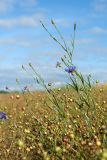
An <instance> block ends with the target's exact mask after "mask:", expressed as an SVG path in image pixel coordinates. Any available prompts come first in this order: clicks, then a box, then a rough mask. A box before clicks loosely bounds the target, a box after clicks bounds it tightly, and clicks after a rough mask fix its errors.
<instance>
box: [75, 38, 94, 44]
mask: <svg viewBox="0 0 107 160" xmlns="http://www.w3.org/2000/svg"><path fill="white" fill-rule="evenodd" d="M93 42H95V40H94V39H92V38H80V39H77V40H76V44H77V45H80V44H83V45H84V44H90V43H93Z"/></svg>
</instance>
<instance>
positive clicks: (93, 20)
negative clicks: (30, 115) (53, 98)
mask: <svg viewBox="0 0 107 160" xmlns="http://www.w3.org/2000/svg"><path fill="white" fill-rule="evenodd" d="M51 18H52V19H54V21H55V22H56V24H57V26H58V27H59V28H60V30H61V32H62V33H63V35H64V36H65V39H66V41H67V42H68V43H69V42H70V38H71V35H72V33H73V24H74V23H75V22H76V24H77V30H76V42H75V53H74V56H73V58H74V63H75V65H76V66H77V67H78V69H79V70H80V71H81V72H83V74H92V76H93V77H94V79H98V80H100V81H101V82H106V81H107V63H106V62H107V0H82V1H79V0H75V1H74V0H54V1H50V0H0V89H4V88H5V86H9V88H11V89H18V88H19V87H18V85H17V84H16V82H15V80H16V78H19V80H20V83H21V86H22V87H23V86H24V85H28V86H30V87H31V88H34V87H35V88H38V86H35V84H34V82H33V79H32V77H31V76H29V75H27V74H26V73H25V72H23V71H22V69H21V66H22V65H24V66H25V67H26V68H27V70H28V71H29V67H28V63H29V62H31V63H32V64H33V66H34V67H35V68H36V70H37V71H38V72H39V73H40V74H41V75H42V76H43V77H44V79H45V80H46V82H53V83H54V85H59V84H63V83H65V82H66V81H67V79H66V77H65V75H64V73H63V72H62V71H61V70H58V69H56V67H55V66H56V62H57V61H59V60H60V57H61V56H62V55H63V51H62V49H61V48H60V47H59V46H58V45H57V44H56V43H55V42H54V41H53V40H52V39H51V38H50V37H49V35H48V34H47V33H46V32H45V30H44V29H43V28H42V26H41V24H40V20H42V21H43V23H44V24H45V25H46V26H47V28H48V29H49V30H50V31H51V32H52V33H53V34H55V35H56V36H57V34H56V32H55V31H54V28H53V26H52V25H51V23H50V20H51Z"/></svg>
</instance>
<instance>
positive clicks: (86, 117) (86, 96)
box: [0, 20, 107, 160]
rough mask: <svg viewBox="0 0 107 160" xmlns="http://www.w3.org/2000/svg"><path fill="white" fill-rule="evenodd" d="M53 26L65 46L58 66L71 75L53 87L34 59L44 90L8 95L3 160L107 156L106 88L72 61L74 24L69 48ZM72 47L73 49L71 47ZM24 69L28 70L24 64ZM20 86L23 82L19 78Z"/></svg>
mask: <svg viewBox="0 0 107 160" xmlns="http://www.w3.org/2000/svg"><path fill="white" fill-rule="evenodd" d="M51 24H52V25H53V26H54V29H55V30H56V31H57V33H58V35H59V36H60V40H61V41H58V39H57V38H56V37H55V36H54V35H52V34H51V33H50V32H49V30H48V29H47V27H46V26H45V25H44V24H43V23H42V22H41V25H42V27H43V28H44V29H45V31H46V32H47V33H48V34H49V36H50V37H51V38H52V39H53V40H54V41H55V42H56V43H57V44H58V45H60V47H61V48H62V49H63V50H64V52H65V54H64V56H63V57H62V58H61V62H58V63H57V67H59V68H61V69H63V71H64V72H65V74H66V76H67V77H68V78H69V83H67V84H66V85H65V86H64V87H62V88H56V89H53V88H52V86H51V85H52V84H50V83H48V84H45V81H44V79H43V78H42V76H41V75H40V74H38V72H37V71H36V69H35V68H34V67H33V65H32V64H31V63H29V67H30V69H31V70H32V71H33V73H34V74H33V76H32V78H33V79H34V81H35V83H38V84H39V85H41V86H42V87H43V88H44V89H45V91H46V92H45V93H38V94H37V95H35V94H36V93H33V92H31V91H30V90H29V89H25V88H24V89H22V94H18V95H16V94H13V95H6V96H7V97H6V96H5V97H6V99H7V100H6V102H7V103H6V104H5V105H6V106H4V102H3V104H2V107H0V108H1V110H2V111H4V112H6V113H7V116H8V119H5V120H4V119H3V118H1V124H0V142H1V143H0V155H1V157H0V158H1V160H7V159H8V160H19V159H20V160H24V159H26V160H60V159H62V160H106V159H107V118H106V116H107V114H106V113H107V104H106V101H105V98H107V97H106V96H105V93H106V92H104V90H105V89H102V87H98V84H93V82H92V79H91V76H90V74H89V75H88V76H84V75H83V74H82V73H81V72H80V71H79V70H77V67H76V66H75V64H74V63H73V54H74V48H75V33H76V24H74V34H73V39H72V40H71V46H68V44H67V43H66V41H65V39H64V37H63V35H62V34H61V32H60V30H59V29H58V27H57V26H56V24H55V22H54V21H53V20H51ZM71 47H72V48H71ZM22 69H23V70H24V71H25V72H27V73H28V71H27V69H26V68H25V66H23V65H22ZM17 82H18V84H19V85H20V83H19V81H18V80H17Z"/></svg>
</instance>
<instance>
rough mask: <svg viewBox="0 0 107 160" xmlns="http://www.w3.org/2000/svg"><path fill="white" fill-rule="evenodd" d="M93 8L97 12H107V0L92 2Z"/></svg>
mask: <svg viewBox="0 0 107 160" xmlns="http://www.w3.org/2000/svg"><path fill="white" fill-rule="evenodd" d="M92 7H93V9H94V11H96V12H106V11H107V0H94V1H93V2H92Z"/></svg>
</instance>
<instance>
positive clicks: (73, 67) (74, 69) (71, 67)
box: [65, 66, 76, 75]
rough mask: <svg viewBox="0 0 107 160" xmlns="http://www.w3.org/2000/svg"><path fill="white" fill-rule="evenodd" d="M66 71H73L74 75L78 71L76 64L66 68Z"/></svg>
mask: <svg viewBox="0 0 107 160" xmlns="http://www.w3.org/2000/svg"><path fill="white" fill-rule="evenodd" d="M65 71H66V72H68V73H71V74H72V75H73V73H74V72H75V71H76V67H75V66H70V67H68V68H65Z"/></svg>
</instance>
